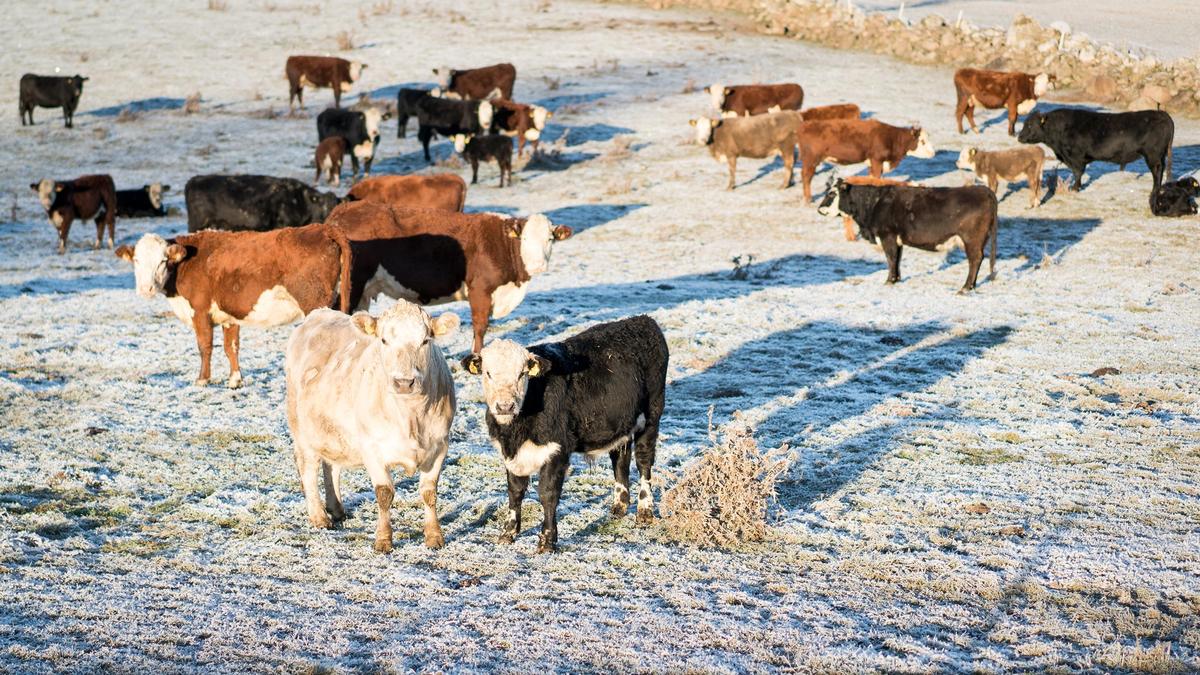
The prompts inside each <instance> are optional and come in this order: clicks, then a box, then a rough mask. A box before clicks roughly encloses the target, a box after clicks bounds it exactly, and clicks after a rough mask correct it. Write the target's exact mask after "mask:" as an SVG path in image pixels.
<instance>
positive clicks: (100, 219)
mask: <svg viewBox="0 0 1200 675" xmlns="http://www.w3.org/2000/svg"><path fill="white" fill-rule="evenodd" d="M92 222H94V223H96V241H94V242H92V249H98V248H100V242H102V241H103V240H104V214H103V213H97V214H96V218H95V220H93V221H92Z"/></svg>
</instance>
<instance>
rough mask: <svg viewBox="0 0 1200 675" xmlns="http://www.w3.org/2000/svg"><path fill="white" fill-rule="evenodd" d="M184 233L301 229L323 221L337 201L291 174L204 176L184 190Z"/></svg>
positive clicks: (330, 195) (193, 179)
mask: <svg viewBox="0 0 1200 675" xmlns="http://www.w3.org/2000/svg"><path fill="white" fill-rule="evenodd" d="M183 196H184V201H185V202H186V203H187V216H188V232H199V231H200V230H206V229H209V228H213V229H218V230H257V231H260V232H263V231H267V230H274V229H276V228H280V227H300V226H301V225H307V224H308V223H320V222H323V221H324V220H325V218H326V216H328V215H329V212H330V211H332V210H333V207H335V206H337V205H338V203H339V202H340V200H339V199H338V197H337V195H335V194H334V193H332V192H319V191H318V190H316V189H314V188H312V187H310V186H308V185H305V184H304V182H303V181H299V180H296V179H295V178H275V177H274V176H255V175H232V176H225V175H219V174H209V175H204V176H193V177H192V178H191V179H189V180H188V182H187V185H186V186H184V188H183Z"/></svg>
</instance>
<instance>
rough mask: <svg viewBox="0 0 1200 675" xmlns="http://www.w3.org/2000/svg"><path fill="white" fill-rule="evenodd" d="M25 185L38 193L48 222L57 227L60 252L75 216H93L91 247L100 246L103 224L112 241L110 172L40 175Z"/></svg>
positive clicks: (114, 205) (114, 194) (114, 210)
mask: <svg viewBox="0 0 1200 675" xmlns="http://www.w3.org/2000/svg"><path fill="white" fill-rule="evenodd" d="M29 187H30V188H32V189H33V190H34V191H35V192H37V193H38V201H40V202H41V204H42V208H44V209H46V216H47V217H48V218H49V219H50V224H51V225H53V226H54V229H56V230H58V252H59V253H60V254H62V253H66V251H67V234H68V233H69V232H70V231H71V223H72V222H74V221H75V219H76V218H78V219H79V220H86V219H88V218H94V219H95V222H96V241H95V244H94V245H93V248H100V241H101V239H103V238H104V230H105V228H108V247H109V248H112V247H113V246H114V245H115V242H114V238H115V230H116V219H117V191H116V188H114V187H113V179H112V176H109V175H108V174H96V175H93V176H80V177H79V178H76V179H75V180H64V181H53V180H50V179H48V178H44V179H42V180H40V181H38V182H36V183H31V184H30V185H29Z"/></svg>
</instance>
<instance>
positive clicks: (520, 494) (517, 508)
mask: <svg viewBox="0 0 1200 675" xmlns="http://www.w3.org/2000/svg"><path fill="white" fill-rule="evenodd" d="M505 473H506V474H508V513H507V514H505V516H504V529H503V530H501V531H500V540H499V543H501V544H511V543H513V542H514V541H516V539H517V533H518V532H520V531H521V502H522V501H523V500H524V499H525V491H526V490H528V489H529V476H517V475H515V474H513V473H512V472H511V471H505Z"/></svg>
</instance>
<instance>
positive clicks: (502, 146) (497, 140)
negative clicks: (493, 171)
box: [454, 134, 512, 187]
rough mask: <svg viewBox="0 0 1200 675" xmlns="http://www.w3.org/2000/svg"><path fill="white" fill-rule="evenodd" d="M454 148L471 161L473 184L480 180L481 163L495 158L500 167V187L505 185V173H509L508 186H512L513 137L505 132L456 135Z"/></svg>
mask: <svg viewBox="0 0 1200 675" xmlns="http://www.w3.org/2000/svg"><path fill="white" fill-rule="evenodd" d="M454 149H455V150H457V151H458V152H460V153H461V154H462V156H463V157H464V158H465V159H466V160H467V161H468V162H470V163H471V185H474V184H476V183H478V182H479V163H480V162H490V161H492V160H495V162H496V166H498V167H499V168H500V187H504V174H506V173H507V174H508V186H509V187H512V139H511V138H509V137H508V136H505V135H503V134H488V135H487V136H472V137H471V138H469V139H468V138H467V137H465V136H455V137H454Z"/></svg>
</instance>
